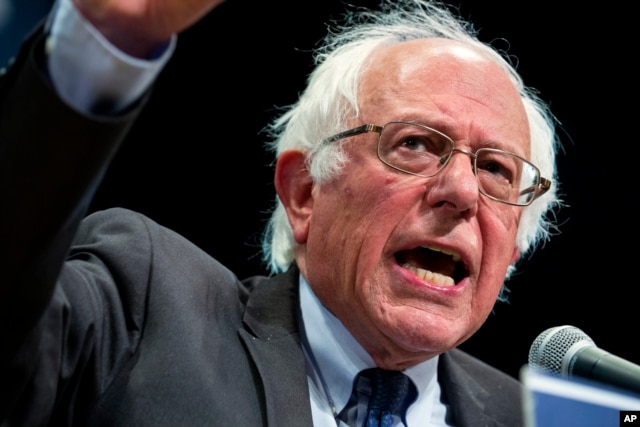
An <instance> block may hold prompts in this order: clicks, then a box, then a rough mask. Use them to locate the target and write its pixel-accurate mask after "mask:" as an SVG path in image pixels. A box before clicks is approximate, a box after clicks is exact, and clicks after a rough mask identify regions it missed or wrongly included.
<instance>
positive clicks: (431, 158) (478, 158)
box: [324, 121, 551, 206]
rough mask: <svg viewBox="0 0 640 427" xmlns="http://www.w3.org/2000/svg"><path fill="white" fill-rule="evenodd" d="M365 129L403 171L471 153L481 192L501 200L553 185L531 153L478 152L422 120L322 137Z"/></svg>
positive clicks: (429, 170)
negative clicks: (527, 155)
mask: <svg viewBox="0 0 640 427" xmlns="http://www.w3.org/2000/svg"><path fill="white" fill-rule="evenodd" d="M366 132H376V133H378V134H379V136H378V150H377V151H378V158H379V159H380V161H381V162H383V163H385V164H386V165H388V166H390V167H392V168H394V169H396V170H399V171H401V172H404V173H408V174H411V175H416V176H420V177H424V178H429V177H433V176H435V175H437V174H438V173H439V172H440V171H441V170H442V169H444V167H445V166H446V165H447V163H449V160H450V159H451V157H453V155H454V153H455V152H459V153H463V154H466V155H468V156H469V157H471V160H472V162H471V163H472V167H473V173H474V174H475V176H476V178H477V181H478V189H479V190H480V193H482V194H484V195H485V196H487V197H488V198H490V199H492V200H495V201H497V202H502V203H506V204H509V205H515V206H527V205H530V204H531V202H533V201H534V200H535V199H536V198H538V197H540V196H541V195H543V194H544V193H545V192H546V191H547V190H549V188H550V187H551V181H550V180H549V179H547V178H543V177H542V176H540V170H539V169H538V168H537V167H536V166H535V165H534V164H533V163H531V162H529V161H528V160H527V159H525V158H523V157H521V156H518V155H517V154H514V153H510V152H508V151H504V150H499V149H496V148H480V149H478V150H476V151H475V152H471V151H467V150H463V149H460V148H456V147H455V142H454V141H453V139H451V138H449V137H448V136H447V135H445V134H443V133H442V132H440V131H437V130H435V129H432V128H430V127H428V126H425V125H422V124H420V123H412V122H402V121H394V122H389V123H387V124H386V125H384V126H378V125H374V124H366V125H362V126H358V127H356V128H354V129H350V130H347V131H344V132H340V133H338V134H337V135H334V136H332V137H330V138H327V139H326V140H325V141H324V142H325V143H329V142H334V141H338V140H341V139H344V138H348V137H351V136H356V135H360V134H363V133H366Z"/></svg>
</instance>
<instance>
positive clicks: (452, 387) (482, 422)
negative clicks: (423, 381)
mask: <svg viewBox="0 0 640 427" xmlns="http://www.w3.org/2000/svg"><path fill="white" fill-rule="evenodd" d="M456 352H458V350H456V349H453V350H450V351H449V352H446V353H443V354H441V355H440V360H439V363H438V371H439V372H438V378H439V381H440V384H441V386H442V391H443V393H444V398H445V401H446V402H447V403H448V404H449V407H450V409H451V411H452V415H453V422H454V424H455V425H456V426H458V427H476V426H492V427H513V426H505V425H504V424H502V423H500V422H498V421H497V420H496V419H495V417H494V416H493V414H492V411H494V410H495V405H491V404H489V408H487V403H491V402H492V394H491V391H490V390H487V389H486V388H485V387H483V386H482V384H480V383H479V382H478V381H476V379H475V378H474V377H473V376H471V375H469V374H468V372H467V370H466V369H465V368H463V367H462V366H461V365H460V363H459V361H458V360H457V359H456V357H455V354H456Z"/></svg>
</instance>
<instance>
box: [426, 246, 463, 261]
mask: <svg viewBox="0 0 640 427" xmlns="http://www.w3.org/2000/svg"><path fill="white" fill-rule="evenodd" d="M422 247H423V248H425V249H429V250H430V251H435V252H442V253H443V254H446V255H449V256H451V258H453V260H454V261H456V262H458V261H460V260H461V259H462V257H461V256H460V254H459V253H457V252H455V251H453V250H451V249H444V248H437V247H435V246H422Z"/></svg>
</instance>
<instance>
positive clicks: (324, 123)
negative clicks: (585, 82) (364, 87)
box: [263, 0, 561, 274]
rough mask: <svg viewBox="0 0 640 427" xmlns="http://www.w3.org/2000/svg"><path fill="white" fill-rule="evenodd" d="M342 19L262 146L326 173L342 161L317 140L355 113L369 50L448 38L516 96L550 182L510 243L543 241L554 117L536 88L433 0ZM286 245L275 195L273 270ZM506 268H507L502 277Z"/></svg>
mask: <svg viewBox="0 0 640 427" xmlns="http://www.w3.org/2000/svg"><path fill="white" fill-rule="evenodd" d="M345 18H346V19H345V22H344V24H342V25H339V26H336V27H335V28H334V29H333V30H330V31H329V34H328V35H327V37H326V38H325V40H324V44H323V45H322V46H321V47H320V48H319V49H318V50H317V51H316V53H315V60H316V64H317V66H316V68H315V70H314V71H313V72H312V73H311V75H310V76H309V79H308V85H307V88H306V90H305V91H304V92H303V93H302V95H301V96H300V98H299V100H298V101H297V102H296V103H295V104H293V105H291V106H290V107H289V108H288V109H287V110H286V111H285V112H284V114H282V115H281V116H280V117H278V118H277V119H275V120H274V121H273V123H271V125H270V126H269V128H268V131H269V133H270V135H271V137H272V138H273V139H272V142H270V144H269V147H270V148H271V149H272V150H273V151H275V153H276V156H278V155H279V154H280V153H282V152H283V151H285V150H289V149H297V150H302V151H304V152H306V155H307V164H308V167H309V170H310V174H311V177H312V178H313V180H314V182H316V183H322V182H325V181H326V180H328V179H330V178H332V177H333V176H335V175H336V174H337V173H338V172H339V171H340V169H341V167H342V166H343V165H345V163H346V162H347V161H348V159H347V158H346V156H345V154H344V152H343V149H342V144H340V143H339V142H338V143H334V144H322V141H323V140H324V139H326V138H328V137H330V136H331V135H334V134H336V133H338V132H341V131H343V130H345V128H346V126H347V124H348V123H349V122H350V121H351V122H352V121H353V120H354V119H355V118H357V117H358V114H359V105H358V97H357V93H358V87H359V83H360V78H361V76H362V75H363V72H364V69H365V67H366V64H367V60H368V58H370V56H371V55H372V53H374V52H375V51H376V50H377V49H380V48H382V47H387V46H390V45H394V44H398V43H402V42H405V41H408V40H414V39H423V38H445V39H450V40H454V41H457V42H460V43H463V44H465V45H467V46H470V47H472V48H474V49H477V50H479V51H481V52H484V53H485V54H486V55H488V56H489V57H490V58H491V59H492V60H493V61H495V63H496V64H498V65H499V66H500V67H501V68H502V69H503V70H504V72H505V73H506V74H507V76H508V77H509V78H510V79H511V81H512V82H513V84H514V86H515V87H516V88H517V90H518V91H519V93H520V97H521V99H522V102H523V104H524V108H525V111H526V114H527V117H528V120H529V126H530V136H531V154H530V156H531V159H530V160H531V162H532V163H534V164H535V165H536V166H538V168H539V169H540V172H541V174H542V176H544V177H546V178H549V179H552V181H553V184H552V187H551V189H550V190H549V191H548V192H547V193H546V194H544V195H543V196H541V197H540V198H538V199H537V200H535V201H534V202H533V203H532V204H531V205H530V206H527V207H525V208H524V209H523V212H522V216H521V220H520V225H519V229H518V234H517V238H516V244H517V246H518V247H519V249H520V251H521V254H525V253H527V252H528V251H529V250H532V249H533V248H534V247H536V245H537V244H538V243H539V242H541V241H544V240H546V239H548V237H549V236H550V231H551V230H552V229H553V228H554V227H555V224H554V222H553V215H549V214H550V213H551V212H552V211H553V209H554V208H555V207H558V206H560V205H561V201H560V200H559V199H558V196H557V192H556V190H557V178H556V163H555V154H556V149H557V147H558V140H557V136H556V133H555V119H554V117H553V116H552V114H551V113H550V111H549V109H548V107H547V106H546V104H545V103H543V102H542V101H541V100H540V99H539V98H538V96H537V94H536V92H535V91H534V90H532V89H531V88H528V87H526V86H525V85H524V84H523V82H522V78H521V77H520V75H519V74H518V73H517V71H516V70H515V68H514V66H512V65H511V62H510V60H509V58H508V57H507V56H506V55H503V53H501V51H498V50H497V49H496V48H494V47H493V46H491V45H489V44H486V43H483V42H481V41H480V40H479V39H478V37H477V33H476V32H475V30H474V29H473V28H472V25H471V23H469V22H466V21H464V20H462V19H461V18H460V17H459V16H457V15H456V14H454V13H452V12H451V11H450V10H449V9H448V8H447V7H446V6H444V5H443V4H441V3H439V2H437V1H429V0H383V3H382V4H381V7H380V10H379V11H371V10H359V11H357V12H350V13H348V14H347V15H345ZM550 216H551V218H550ZM294 247H295V241H294V239H293V233H292V230H291V227H290V225H289V222H288V220H287V216H286V213H285V210H284V207H283V205H282V203H281V202H280V201H279V200H278V199H276V206H275V209H274V211H273V212H272V217H271V219H270V222H269V223H268V225H267V229H266V230H265V235H264V240H263V255H264V260H265V261H266V262H267V264H268V265H269V267H270V270H271V271H272V272H273V273H277V272H281V271H284V270H286V269H287V268H288V267H289V266H290V265H291V263H292V262H293V261H294ZM512 271H513V267H511V269H510V271H509V274H511V273H512Z"/></svg>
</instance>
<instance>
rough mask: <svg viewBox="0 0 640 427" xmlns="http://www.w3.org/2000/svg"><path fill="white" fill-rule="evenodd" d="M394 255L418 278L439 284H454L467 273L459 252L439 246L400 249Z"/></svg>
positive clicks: (400, 263)
mask: <svg viewBox="0 0 640 427" xmlns="http://www.w3.org/2000/svg"><path fill="white" fill-rule="evenodd" d="M395 257H396V261H397V262H398V264H399V265H401V266H402V267H403V268H406V269H407V270H410V271H411V272H413V273H414V274H415V275H416V276H418V277H419V278H420V279H422V280H425V281H428V282H431V283H434V284H436V285H440V286H454V285H456V284H457V283H460V281H461V280H462V279H464V278H465V277H467V276H468V274H469V273H468V271H467V269H466V267H465V266H464V263H463V262H462V260H461V258H460V255H459V254H457V253H454V252H452V251H446V250H443V249H440V248H432V247H426V246H421V247H417V248H414V249H409V250H406V251H400V252H398V253H396V254H395Z"/></svg>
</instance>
